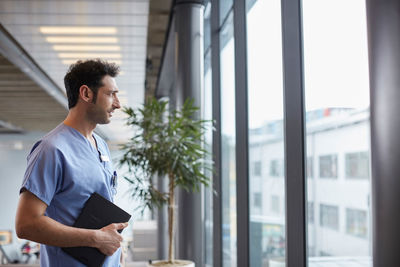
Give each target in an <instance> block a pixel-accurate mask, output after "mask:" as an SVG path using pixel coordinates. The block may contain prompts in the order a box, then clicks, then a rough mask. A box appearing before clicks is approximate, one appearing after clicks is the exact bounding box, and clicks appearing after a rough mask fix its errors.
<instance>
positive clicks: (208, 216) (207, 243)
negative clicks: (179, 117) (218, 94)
mask: <svg viewBox="0 0 400 267" xmlns="http://www.w3.org/2000/svg"><path fill="white" fill-rule="evenodd" d="M210 15H211V3H210V2H209V1H208V2H207V3H206V8H205V11H204V51H205V56H204V94H203V96H202V99H203V103H202V107H203V118H204V119H206V120H212V76H211V29H210V28H211V25H210ZM212 134H213V131H212V128H211V127H210V128H208V129H207V133H206V136H205V148H206V150H207V151H209V152H210V154H209V158H208V159H207V160H211V157H212V156H211V155H212ZM206 173H207V175H208V177H211V178H212V177H213V173H212V172H211V171H206ZM212 192H213V188H212V183H211V185H210V187H208V188H205V189H204V243H203V253H204V256H203V257H204V265H205V267H211V266H213V248H214V246H213V193H212Z"/></svg>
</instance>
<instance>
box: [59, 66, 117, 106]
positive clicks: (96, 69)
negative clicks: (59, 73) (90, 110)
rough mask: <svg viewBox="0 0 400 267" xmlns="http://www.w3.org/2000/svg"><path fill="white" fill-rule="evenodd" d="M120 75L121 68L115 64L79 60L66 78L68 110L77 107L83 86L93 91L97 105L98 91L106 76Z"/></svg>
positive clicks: (71, 67) (69, 70)
mask: <svg viewBox="0 0 400 267" xmlns="http://www.w3.org/2000/svg"><path fill="white" fill-rule="evenodd" d="M118 73H119V67H118V66H117V65H116V64H115V63H108V62H106V61H104V60H101V59H90V60H85V61H82V60H79V61H77V62H76V63H75V64H72V65H71V66H70V67H69V69H68V72H67V74H66V75H65V77H64V85H65V89H66V91H67V97H68V108H70V109H71V108H73V107H75V105H76V103H77V102H78V98H79V88H80V87H81V86H82V85H86V86H87V87H89V88H90V89H91V90H92V91H93V94H94V98H93V102H94V103H95V102H96V97H97V91H98V89H99V88H100V87H101V86H103V84H102V82H101V80H102V79H103V78H104V76H106V75H109V76H111V77H113V78H114V77H115V76H117V75H118Z"/></svg>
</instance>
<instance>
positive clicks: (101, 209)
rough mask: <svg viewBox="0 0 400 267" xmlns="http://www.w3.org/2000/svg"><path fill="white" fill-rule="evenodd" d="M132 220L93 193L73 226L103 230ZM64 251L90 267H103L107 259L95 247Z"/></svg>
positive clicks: (129, 216) (125, 213) (127, 214)
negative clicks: (113, 224) (112, 224)
mask: <svg viewBox="0 0 400 267" xmlns="http://www.w3.org/2000/svg"><path fill="white" fill-rule="evenodd" d="M130 218H131V215H130V214H129V213H127V212H125V211H124V210H122V209H121V208H119V207H118V206H116V205H115V204H114V203H112V202H110V201H109V200H107V199H105V198H104V197H102V196H101V195H99V194H97V193H93V194H92V195H91V196H90V198H89V199H88V200H87V201H86V203H85V206H84V207H83V209H82V212H81V214H80V215H79V216H78V218H77V219H76V221H75V223H74V225H73V226H74V227H79V228H85V229H101V228H103V227H104V226H107V225H109V224H111V223H122V222H127V221H129V219H130ZM119 232H122V230H119ZM62 250H63V251H64V252H66V253H67V254H69V255H70V256H72V257H74V258H75V259H77V260H78V261H80V262H81V263H83V264H85V265H86V266H88V267H101V266H102V265H103V263H104V260H105V259H106V255H104V254H103V253H101V252H100V250H98V249H97V248H93V247H69V248H62Z"/></svg>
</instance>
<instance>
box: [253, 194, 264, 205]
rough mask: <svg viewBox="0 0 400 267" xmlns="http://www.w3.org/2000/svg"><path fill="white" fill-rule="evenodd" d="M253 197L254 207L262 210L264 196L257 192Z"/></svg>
mask: <svg viewBox="0 0 400 267" xmlns="http://www.w3.org/2000/svg"><path fill="white" fill-rule="evenodd" d="M253 196H254V200H253V201H254V202H253V204H254V207H255V208H261V204H262V196H261V193H260V192H256V193H254V194H253Z"/></svg>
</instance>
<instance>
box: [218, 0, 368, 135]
mask: <svg viewBox="0 0 400 267" xmlns="http://www.w3.org/2000/svg"><path fill="white" fill-rule="evenodd" d="M280 14H281V7H280V1H279V0H258V1H257V2H256V3H255V5H254V6H253V8H252V9H251V10H250V11H249V13H248V14H247V39H248V43H247V48H248V54H247V56H248V88H249V126H250V128H254V127H259V126H261V125H262V124H264V123H265V122H266V121H270V120H276V119H282V118H283V76H282V39H281V38H282V36H281V18H280ZM303 39H304V47H303V49H304V72H305V73H304V80H305V104H306V110H307V111H308V110H315V109H320V108H326V107H352V108H366V107H368V106H369V82H368V79H369V78H368V48H367V32H366V11H365V1H363V0H303ZM233 55H234V42H233V39H232V40H231V42H229V43H228V44H227V45H226V46H225V47H224V48H223V50H222V51H221V86H222V95H221V97H222V109H223V110H225V111H226V112H223V120H222V122H223V124H225V127H224V126H223V128H224V129H225V131H226V132H227V133H228V132H229V133H232V132H233V131H234V116H233V114H232V113H233V112H234V104H233V103H234V56H233Z"/></svg>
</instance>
